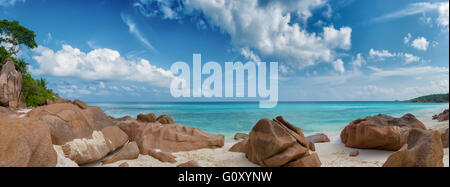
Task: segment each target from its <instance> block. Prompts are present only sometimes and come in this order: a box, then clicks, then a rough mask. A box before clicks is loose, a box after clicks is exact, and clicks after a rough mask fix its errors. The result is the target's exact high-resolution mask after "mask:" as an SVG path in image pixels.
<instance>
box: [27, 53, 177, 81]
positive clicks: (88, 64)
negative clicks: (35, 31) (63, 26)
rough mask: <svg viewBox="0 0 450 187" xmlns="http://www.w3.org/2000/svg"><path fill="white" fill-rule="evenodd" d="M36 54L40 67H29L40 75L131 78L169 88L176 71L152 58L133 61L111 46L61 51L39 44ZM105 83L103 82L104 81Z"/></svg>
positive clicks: (107, 78)
mask: <svg viewBox="0 0 450 187" xmlns="http://www.w3.org/2000/svg"><path fill="white" fill-rule="evenodd" d="M34 52H35V53H36V54H37V55H35V56H33V59H34V60H36V62H37V63H38V65H39V67H37V68H36V69H34V68H32V67H29V68H30V72H32V73H33V74H36V75H41V74H49V75H53V76H60V77H79V78H82V79H86V80H128V81H137V82H145V83H149V84H152V85H156V86H161V87H168V86H169V85H170V82H171V80H172V79H173V78H174V76H173V74H172V73H171V72H170V71H168V70H164V69H162V68H158V67H156V66H154V65H151V64H150V62H149V61H147V60H144V59H141V60H140V61H129V60H127V59H125V58H123V57H121V56H120V53H119V52H118V51H115V50H111V49H96V50H92V51H90V52H89V53H84V52H82V51H80V49H77V48H73V47H72V46H70V45H63V46H62V49H61V50H59V51H56V52H55V51H53V50H51V49H49V48H46V47H43V46H39V47H38V48H37V49H35V50H34ZM100 84H101V83H100Z"/></svg>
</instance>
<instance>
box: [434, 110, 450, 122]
mask: <svg viewBox="0 0 450 187" xmlns="http://www.w3.org/2000/svg"><path fill="white" fill-rule="evenodd" d="M448 116H449V110H448V109H447V110H444V112H442V113H440V114H438V115H434V116H433V120H438V121H439V122H442V121H448Z"/></svg>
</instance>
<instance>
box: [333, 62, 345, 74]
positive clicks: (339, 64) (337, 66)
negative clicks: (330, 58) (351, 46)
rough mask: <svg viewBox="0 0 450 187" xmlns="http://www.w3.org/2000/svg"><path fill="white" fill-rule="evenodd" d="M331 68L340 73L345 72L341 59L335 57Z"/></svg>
mask: <svg viewBox="0 0 450 187" xmlns="http://www.w3.org/2000/svg"><path fill="white" fill-rule="evenodd" d="M333 68H334V70H335V71H337V72H339V73H341V74H343V73H345V67H344V62H343V61H342V60H341V59H337V60H336V61H334V62H333Z"/></svg>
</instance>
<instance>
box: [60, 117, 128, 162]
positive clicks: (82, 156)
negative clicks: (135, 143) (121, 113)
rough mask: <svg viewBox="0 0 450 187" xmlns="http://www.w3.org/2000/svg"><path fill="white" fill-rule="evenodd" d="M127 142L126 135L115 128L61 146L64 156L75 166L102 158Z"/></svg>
mask: <svg viewBox="0 0 450 187" xmlns="http://www.w3.org/2000/svg"><path fill="white" fill-rule="evenodd" d="M127 141H128V137H127V135H126V134H125V133H124V132H123V131H122V130H120V129H119V128H118V127H116V126H110V127H106V128H104V129H103V130H102V131H94V133H93V134H92V137H91V138H83V139H75V140H73V141H71V142H68V143H66V144H64V145H63V146H62V149H63V151H64V154H65V156H66V157H67V158H70V159H71V160H73V161H74V162H76V163H77V164H80V165H81V164H87V163H91V162H94V161H97V160H100V159H102V158H104V157H105V156H106V155H108V154H109V153H111V152H113V151H115V150H117V149H118V148H119V147H121V146H123V145H124V144H125V143H126V142H127Z"/></svg>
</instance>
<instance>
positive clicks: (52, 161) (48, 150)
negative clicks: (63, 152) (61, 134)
mask: <svg viewBox="0 0 450 187" xmlns="http://www.w3.org/2000/svg"><path fill="white" fill-rule="evenodd" d="M0 121H1V122H0V167H54V166H56V164H57V154H56V152H55V150H54V149H53V145H52V140H51V137H50V130H49V128H48V126H47V125H45V124H44V123H42V122H39V121H36V120H34V119H30V118H21V119H18V118H14V119H12V118H0Z"/></svg>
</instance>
